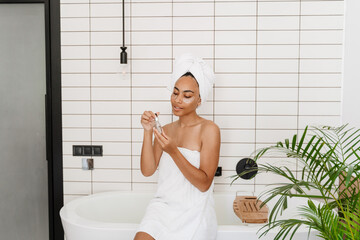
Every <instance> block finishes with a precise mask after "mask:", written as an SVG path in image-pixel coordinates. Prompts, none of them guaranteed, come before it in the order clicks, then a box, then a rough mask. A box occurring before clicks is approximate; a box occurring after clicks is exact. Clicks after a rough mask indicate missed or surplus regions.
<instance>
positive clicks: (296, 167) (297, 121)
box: [295, 0, 302, 178]
mask: <svg viewBox="0 0 360 240" xmlns="http://www.w3.org/2000/svg"><path fill="white" fill-rule="evenodd" d="M301 1H302V0H300V1H299V37H298V40H299V42H298V43H299V48H298V58H299V59H298V89H297V90H298V91H297V95H298V96H297V99H298V101H297V116H296V135H297V136H299V114H300V66H301V64H300V62H301V44H300V43H301V6H302V2H301ZM296 141H298V138H297V140H296ZM298 167H299V161H298V160H296V166H295V169H296V178H298V177H299V176H298Z"/></svg>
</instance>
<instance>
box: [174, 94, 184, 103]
mask: <svg viewBox="0 0 360 240" xmlns="http://www.w3.org/2000/svg"><path fill="white" fill-rule="evenodd" d="M175 102H177V103H181V102H182V97H181V96H180V95H178V96H177V98H175Z"/></svg>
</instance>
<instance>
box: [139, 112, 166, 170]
mask: <svg viewBox="0 0 360 240" xmlns="http://www.w3.org/2000/svg"><path fill="white" fill-rule="evenodd" d="M154 118H155V114H154V113H153V112H151V111H145V112H144V114H143V115H142V117H141V124H142V125H143V127H144V138H143V144H142V149H141V158H140V168H141V173H142V174H143V175H144V176H145V177H149V176H152V175H153V174H154V172H155V171H156V169H157V167H158V165H159V161H160V157H161V154H162V152H163V151H162V148H161V146H160V144H159V143H158V141H157V140H156V139H155V140H154V145H153V144H152V134H153V127H152V126H153V123H152V121H153V120H154Z"/></svg>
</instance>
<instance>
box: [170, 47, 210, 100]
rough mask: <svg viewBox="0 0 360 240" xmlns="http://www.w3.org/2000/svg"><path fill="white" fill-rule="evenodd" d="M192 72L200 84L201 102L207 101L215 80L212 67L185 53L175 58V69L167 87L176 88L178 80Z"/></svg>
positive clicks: (200, 59) (171, 89)
mask: <svg viewBox="0 0 360 240" xmlns="http://www.w3.org/2000/svg"><path fill="white" fill-rule="evenodd" d="M187 72H191V73H192V75H193V76H194V77H195V79H196V81H197V82H198V84H199V91H200V97H201V102H202V103H205V102H206V100H207V98H208V95H209V93H210V92H211V90H212V86H213V84H214V81H215V74H214V72H213V70H212V69H211V67H210V66H209V65H208V64H207V63H206V62H205V61H204V60H203V59H202V58H198V57H195V56H193V55H192V54H190V53H185V54H183V55H181V56H180V57H178V58H176V59H175V65H174V71H173V73H172V77H171V80H170V81H169V82H168V86H167V88H168V89H169V90H170V91H173V90H174V86H175V83H176V81H177V80H178V79H179V78H180V77H181V76H182V75H184V74H185V73H187Z"/></svg>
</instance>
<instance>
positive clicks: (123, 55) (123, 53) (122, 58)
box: [120, 0, 127, 64]
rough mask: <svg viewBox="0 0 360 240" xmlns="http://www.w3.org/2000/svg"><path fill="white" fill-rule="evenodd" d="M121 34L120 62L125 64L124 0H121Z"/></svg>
mask: <svg viewBox="0 0 360 240" xmlns="http://www.w3.org/2000/svg"><path fill="white" fill-rule="evenodd" d="M122 25H123V26H122V27H123V28H122V34H123V46H122V47H120V49H121V53H120V64H127V53H126V48H127V47H125V0H123V1H122Z"/></svg>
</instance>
